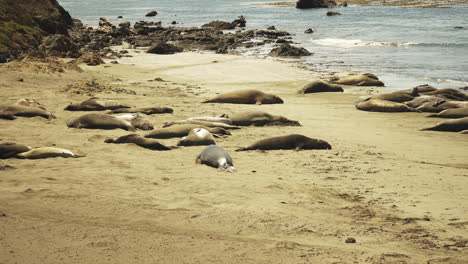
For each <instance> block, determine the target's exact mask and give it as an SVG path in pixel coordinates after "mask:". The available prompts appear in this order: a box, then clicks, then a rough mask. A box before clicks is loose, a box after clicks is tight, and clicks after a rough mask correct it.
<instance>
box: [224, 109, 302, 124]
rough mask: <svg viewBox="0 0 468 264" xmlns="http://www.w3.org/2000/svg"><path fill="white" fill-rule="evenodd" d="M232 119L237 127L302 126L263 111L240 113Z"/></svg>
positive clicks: (296, 122)
mask: <svg viewBox="0 0 468 264" xmlns="http://www.w3.org/2000/svg"><path fill="white" fill-rule="evenodd" d="M230 118H231V121H232V124H233V125H236V126H251V125H254V126H301V124H299V122H298V121H294V120H290V119H288V118H286V117H284V116H277V115H271V114H269V113H266V112H262V111H248V112H240V113H236V114H233V115H232V116H230Z"/></svg>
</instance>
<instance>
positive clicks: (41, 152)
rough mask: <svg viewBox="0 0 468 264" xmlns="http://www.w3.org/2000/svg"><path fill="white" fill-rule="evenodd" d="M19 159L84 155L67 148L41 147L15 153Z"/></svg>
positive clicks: (78, 156) (77, 156)
mask: <svg viewBox="0 0 468 264" xmlns="http://www.w3.org/2000/svg"><path fill="white" fill-rule="evenodd" d="M17 156H18V158H20V159H47V158H58V157H62V158H80V157H84V156H85V155H77V154H75V153H73V152H71V151H70V150H68V149H62V148H55V147H43V148H35V149H31V150H29V151H27V152H23V153H20V154H18V155H17Z"/></svg>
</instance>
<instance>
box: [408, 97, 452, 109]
mask: <svg viewBox="0 0 468 264" xmlns="http://www.w3.org/2000/svg"><path fill="white" fill-rule="evenodd" d="M440 101H445V99H442V98H440V97H437V96H433V95H422V96H419V97H416V98H414V99H413V100H411V101H407V102H405V103H404V104H405V105H407V106H409V107H412V108H417V107H420V106H421V105H423V104H425V103H436V102H440Z"/></svg>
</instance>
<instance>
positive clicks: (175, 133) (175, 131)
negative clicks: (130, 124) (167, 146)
mask: <svg viewBox="0 0 468 264" xmlns="http://www.w3.org/2000/svg"><path fill="white" fill-rule="evenodd" d="M194 128H204V129H206V130H208V131H209V132H210V133H212V134H213V135H219V136H225V135H231V133H230V132H229V131H227V130H226V129H224V128H222V127H205V126H200V125H197V124H185V125H177V126H170V127H164V128H158V129H155V130H153V131H151V132H150V133H149V134H147V135H146V136H145V137H146V138H160V139H167V138H175V137H179V138H180V137H185V136H187V135H188V133H189V132H190V131H191V130H192V129H194Z"/></svg>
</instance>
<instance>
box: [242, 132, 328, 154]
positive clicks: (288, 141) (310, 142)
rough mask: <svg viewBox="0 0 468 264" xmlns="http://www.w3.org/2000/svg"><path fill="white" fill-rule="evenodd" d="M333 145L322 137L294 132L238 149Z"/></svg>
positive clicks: (320, 147) (322, 147)
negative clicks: (321, 138)
mask: <svg viewBox="0 0 468 264" xmlns="http://www.w3.org/2000/svg"><path fill="white" fill-rule="evenodd" d="M331 148H332V147H331V145H330V144H329V143H328V142H326V141H324V140H320V139H315V138H309V137H306V136H303V135H299V134H292V135H287V136H281V137H271V138H266V139H262V140H259V141H257V142H255V143H253V144H252V145H250V146H248V147H246V148H240V149H237V150H236V151H246V150H255V149H259V150H274V149H294V150H303V149H331Z"/></svg>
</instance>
